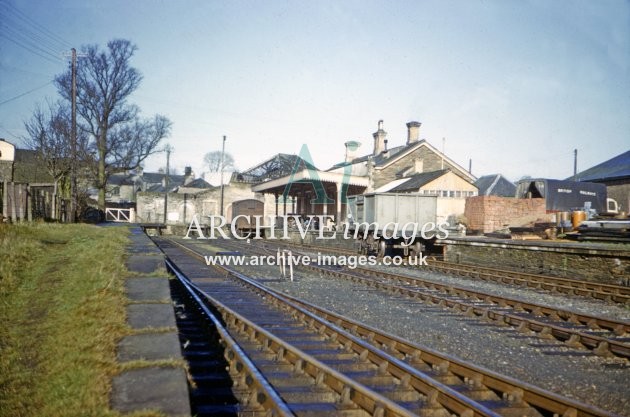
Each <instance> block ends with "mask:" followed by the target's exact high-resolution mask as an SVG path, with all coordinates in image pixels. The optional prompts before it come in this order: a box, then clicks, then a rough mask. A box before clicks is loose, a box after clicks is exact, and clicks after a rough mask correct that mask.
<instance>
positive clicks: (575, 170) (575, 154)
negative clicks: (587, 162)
mask: <svg viewBox="0 0 630 417" xmlns="http://www.w3.org/2000/svg"><path fill="white" fill-rule="evenodd" d="M573 181H577V149H574V150H573Z"/></svg>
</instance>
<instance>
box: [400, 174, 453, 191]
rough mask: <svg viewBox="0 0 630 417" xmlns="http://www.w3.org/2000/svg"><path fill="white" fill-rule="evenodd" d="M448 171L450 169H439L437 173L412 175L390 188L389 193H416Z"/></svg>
mask: <svg viewBox="0 0 630 417" xmlns="http://www.w3.org/2000/svg"><path fill="white" fill-rule="evenodd" d="M449 171H450V169H440V170H438V171H430V172H421V173H419V174H414V175H412V176H410V177H409V179H408V180H407V181H405V182H403V183H402V184H400V185H398V186H396V187H394V188H392V189H391V190H390V191H391V192H393V193H395V192H408V191H418V190H419V189H420V188H421V187H422V186H424V185H427V184H428V183H430V182H431V181H433V180H435V179H437V178H440V177H441V176H442V175H444V174H446V173H447V172H449Z"/></svg>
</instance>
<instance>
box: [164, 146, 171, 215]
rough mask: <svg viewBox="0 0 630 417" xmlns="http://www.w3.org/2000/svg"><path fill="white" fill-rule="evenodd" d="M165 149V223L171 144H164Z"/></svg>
mask: <svg viewBox="0 0 630 417" xmlns="http://www.w3.org/2000/svg"><path fill="white" fill-rule="evenodd" d="M164 150H165V151H166V176H165V177H164V224H165V225H166V212H167V208H168V182H169V178H168V176H169V174H170V162H171V151H172V150H173V148H171V145H166V147H165V148H164Z"/></svg>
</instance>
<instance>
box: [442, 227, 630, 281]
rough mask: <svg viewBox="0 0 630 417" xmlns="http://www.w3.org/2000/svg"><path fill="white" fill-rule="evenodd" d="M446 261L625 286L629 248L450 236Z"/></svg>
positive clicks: (629, 272)
mask: <svg viewBox="0 0 630 417" xmlns="http://www.w3.org/2000/svg"><path fill="white" fill-rule="evenodd" d="M441 243H442V244H443V246H444V259H445V260H446V261H447V262H454V263H465V264H473V265H480V266H488V267H494V268H502V269H511V270H515V271H520V272H528V273H533V274H545V275H553V276H559V277H565V278H573V279H575V278H581V279H585V280H587V281H597V282H605V283H609V284H616V285H628V284H629V281H630V247H628V245H603V244H586V243H571V242H536V243H535V244H533V243H527V242H523V241H512V240H500V239H488V238H461V239H457V238H453V239H447V240H444V241H442V242H441Z"/></svg>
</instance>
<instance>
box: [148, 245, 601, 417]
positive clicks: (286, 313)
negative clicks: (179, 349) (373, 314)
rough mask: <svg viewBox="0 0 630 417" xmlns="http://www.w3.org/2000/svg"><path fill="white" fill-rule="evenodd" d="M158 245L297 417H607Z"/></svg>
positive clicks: (188, 252) (194, 254)
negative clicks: (215, 270)
mask: <svg viewBox="0 0 630 417" xmlns="http://www.w3.org/2000/svg"><path fill="white" fill-rule="evenodd" d="M156 242H157V243H158V245H159V246H160V247H161V248H162V250H163V251H164V252H165V254H166V255H167V256H168V258H169V259H170V261H169V262H170V267H171V268H172V269H173V270H174V271H176V273H177V274H178V276H180V277H181V278H182V280H184V281H186V280H187V279H186V278H184V275H187V276H189V277H192V278H190V280H191V281H192V283H193V284H194V286H196V287H197V290H196V291H197V293H198V294H200V293H199V291H201V292H203V297H202V296H200V295H198V297H199V298H203V299H204V300H205V301H204V302H207V303H210V305H212V307H213V309H215V310H216V311H217V312H219V314H220V316H221V321H222V322H224V323H226V327H227V330H228V332H229V333H230V335H231V336H232V337H233V338H234V339H235V341H236V342H237V343H238V344H239V345H240V347H241V349H242V350H243V351H244V352H246V353H248V354H249V355H250V358H251V362H252V363H253V364H254V365H255V366H256V368H257V369H259V370H260V371H261V373H263V374H264V376H265V379H266V380H267V381H268V382H269V384H270V386H272V387H273V389H274V390H275V392H277V394H278V395H279V396H280V397H281V398H282V399H283V401H284V402H285V403H286V405H287V407H288V408H289V410H291V411H292V412H294V413H295V414H298V415H330V414H331V413H334V414H339V415H352V416H354V415H372V416H387V415H423V416H440V417H441V416H445V417H446V416H452V415H460V416H466V417H472V416H482V415H486V416H497V415H504V416H547V415H549V416H552V415H555V416H560V415H562V416H567V417H568V416H588V415H593V416H595V415H600V416H603V415H609V414H607V413H606V412H604V411H602V410H599V409H596V408H593V407H589V406H586V405H583V404H580V403H577V402H574V401H571V400H567V399H564V398H562V397H559V396H557V395H555V394H552V393H549V392H546V391H543V390H539V389H536V388H534V387H531V386H528V385H526V384H522V383H518V382H517V381H512V380H509V379H508V378H502V377H499V376H498V375H496V374H493V373H491V372H488V371H484V370H482V369H479V368H476V367H474V366H473V365H470V364H467V363H465V362H461V361H458V360H455V359H454V358H450V357H446V356H444V355H439V354H437V353H435V352H431V351H429V350H427V349H424V350H423V349H422V348H420V347H418V346H415V345H412V344H409V343H408V342H405V341H403V340H402V339H399V338H395V337H392V336H388V335H387V334H385V333H382V332H379V331H377V330H376V329H371V328H368V327H365V326H361V325H360V324H359V323H354V322H352V321H349V320H345V319H343V318H342V317H339V316H335V315H334V314H332V313H330V312H325V311H324V310H322V309H318V307H316V306H313V305H310V304H307V303H304V302H301V301H299V300H297V299H290V298H288V297H286V296H283V295H280V294H278V293H276V292H274V291H271V290H269V289H267V288H265V287H263V286H261V285H260V284H258V283H256V282H255V281H253V280H251V279H249V278H247V277H246V276H243V275H242V274H240V273H238V272H236V271H229V272H228V273H227V274H226V273H223V274H216V273H215V274H214V276H213V277H208V267H207V266H206V265H205V262H203V255H202V254H200V253H198V252H195V251H194V250H193V249H191V248H190V247H188V248H186V247H184V246H183V245H182V243H180V242H175V241H171V240H167V239H163V238H159V239H156ZM191 257H197V258H198V259H199V258H201V259H199V260H201V261H202V262H197V263H193V262H191V261H190V258H191ZM211 275H212V274H211ZM228 356H229V355H228ZM248 398H252V397H251V395H250V396H249V397H248ZM264 398H265V399H267V398H268V396H267V395H265V396H264ZM307 399H309V400H307ZM260 403H261V401H258V403H257V404H255V405H260ZM270 409H271V408H270Z"/></svg>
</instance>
